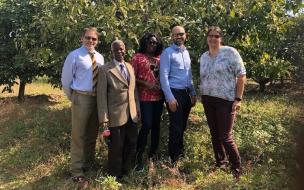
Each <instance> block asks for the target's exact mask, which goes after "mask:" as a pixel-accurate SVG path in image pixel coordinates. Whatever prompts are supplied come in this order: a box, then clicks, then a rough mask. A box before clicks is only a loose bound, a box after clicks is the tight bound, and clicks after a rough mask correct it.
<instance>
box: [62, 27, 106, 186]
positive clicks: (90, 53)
mask: <svg viewBox="0 0 304 190" xmlns="http://www.w3.org/2000/svg"><path fill="white" fill-rule="evenodd" d="M98 35H99V34H98V32H97V29H96V28H94V27H89V28H85V29H84V31H83V35H82V38H81V41H82V46H81V47H80V48H78V49H76V50H74V51H72V52H71V53H70V54H69V55H68V56H67V58H66V60H65V62H64V66H63V69H62V77H61V82H62V88H63V91H64V92H65V94H66V96H67V97H68V98H69V100H71V102H72V140H71V173H72V176H73V178H72V179H73V181H74V182H77V183H81V184H82V185H84V186H87V185H88V181H87V179H86V178H85V177H84V172H85V171H87V170H89V169H96V168H94V166H96V165H95V145H96V138H97V134H98V126H99V122H98V114H97V102H96V85H97V76H98V67H100V66H101V65H103V64H104V58H103V56H102V55H101V54H100V53H98V52H97V51H96V50H95V47H96V45H97V43H98Z"/></svg>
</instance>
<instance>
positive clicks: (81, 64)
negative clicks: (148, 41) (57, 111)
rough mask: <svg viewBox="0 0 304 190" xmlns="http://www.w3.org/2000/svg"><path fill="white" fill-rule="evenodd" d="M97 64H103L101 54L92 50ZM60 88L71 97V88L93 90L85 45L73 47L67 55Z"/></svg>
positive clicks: (91, 73)
mask: <svg viewBox="0 0 304 190" xmlns="http://www.w3.org/2000/svg"><path fill="white" fill-rule="evenodd" d="M93 53H94V56H95V59H96V63H97V66H98V67H100V66H101V65H103V64H104V58H103V56H102V55H101V54H100V53H98V52H97V51H95V50H94V52H93ZM61 83H62V88H63V91H64V92H65V94H66V95H67V97H68V98H69V99H70V98H71V93H72V90H80V91H86V92H92V91H93V72H92V59H91V57H90V54H89V52H88V49H87V48H86V47H85V46H81V47H80V48H78V49H75V50H74V51H72V52H71V53H69V55H68V56H67V58H66V60H65V62H64V65H63V69H62V75H61Z"/></svg>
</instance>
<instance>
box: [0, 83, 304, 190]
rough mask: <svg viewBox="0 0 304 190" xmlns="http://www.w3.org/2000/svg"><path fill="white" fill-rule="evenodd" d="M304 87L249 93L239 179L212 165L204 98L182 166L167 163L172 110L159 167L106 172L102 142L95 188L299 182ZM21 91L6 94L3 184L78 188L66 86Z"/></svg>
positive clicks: (1, 106) (0, 97) (1, 97)
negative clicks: (20, 98)
mask: <svg viewBox="0 0 304 190" xmlns="http://www.w3.org/2000/svg"><path fill="white" fill-rule="evenodd" d="M278 92H279V93H278ZM301 92H303V88H302V87H301V86H300V87H299V86H298V87H289V88H286V87H285V88H278V89H277V90H271V91H269V92H268V93H266V94H260V93H256V92H251V93H249V92H248V93H246V95H245V97H246V98H245V101H244V102H243V105H242V109H241V111H240V113H239V114H238V115H237V122H236V125H235V127H234V137H235V140H236V141H237V144H238V146H239V150H240V153H241V156H242V165H243V167H244V175H243V176H242V178H241V180H240V181H239V182H238V183H236V182H235V181H234V179H233V177H232V175H231V174H230V173H229V172H224V171H213V170H212V167H213V163H214V159H213V152H212V146H211V141H210V135H209V129H208V126H207V124H206V118H205V116H204V114H203V108H202V105H201V104H200V103H198V104H197V105H196V106H195V107H194V108H193V110H192V112H191V115H190V122H189V126H188V129H187V131H186V134H185V147H186V150H185V151H186V157H185V158H184V159H183V160H182V161H181V163H180V168H181V170H182V172H181V173H176V172H174V171H172V170H170V168H168V167H167V163H168V154H167V139H168V115H167V114H166V113H165V112H164V115H163V121H162V129H161V142H160V150H159V154H160V155H161V157H160V160H159V161H158V162H157V163H156V170H155V171H154V172H152V171H148V169H147V168H145V170H144V172H143V173H137V172H131V174H130V175H129V176H127V177H125V178H124V182H123V183H122V184H120V183H118V182H116V181H115V179H114V178H112V177H110V176H107V175H106V169H105V168H106V163H107V156H106V155H107V148H106V147H105V145H104V144H103V143H99V142H98V144H97V159H98V161H99V162H100V163H101V165H102V167H101V168H100V170H99V171H98V172H95V173H94V172H90V173H88V176H89V178H90V180H91V182H92V184H91V186H90V189H166V190H167V189H172V190H173V189H210V190H211V189H212V190H213V189H218V190H220V189H292V188H293V187H294V185H293V184H294V183H295V182H296V173H295V171H296V170H297V164H296V156H295V155H296V154H295V153H296V145H297V142H296V140H295V136H297V135H299V133H301V134H302V137H303V123H304V122H303V120H302V119H300V120H299V118H300V117H301V114H302V112H301V111H303V110H301V109H302V107H303V105H304V101H303V99H304V98H303V96H302V97H301V98H298V97H299V96H298V95H299V93H301ZM16 93H17V89H15V93H13V94H6V93H4V94H0V189H44V190H46V189H75V188H77V187H76V186H75V184H73V183H72V182H71V180H70V176H69V160H70V157H69V146H70V132H71V123H70V117H71V113H70V108H69V107H70V103H69V101H68V100H67V98H66V97H64V95H63V93H62V92H61V90H59V89H53V88H52V87H50V86H49V85H48V84H45V83H43V81H42V82H41V81H37V82H35V83H33V84H31V85H27V86H26V94H27V96H26V98H25V102H24V103H18V102H17V100H16Z"/></svg>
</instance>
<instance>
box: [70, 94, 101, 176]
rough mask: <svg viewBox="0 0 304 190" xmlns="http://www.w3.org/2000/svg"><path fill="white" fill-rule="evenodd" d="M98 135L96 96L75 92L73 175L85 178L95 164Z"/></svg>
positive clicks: (73, 108)
mask: <svg viewBox="0 0 304 190" xmlns="http://www.w3.org/2000/svg"><path fill="white" fill-rule="evenodd" d="M97 134H98V114H97V104H96V96H88V95H82V94H78V93H76V92H73V94H72V140H71V166H70V167H71V173H72V176H83V175H84V174H83V172H84V170H86V169H89V168H90V167H91V166H92V165H93V164H94V162H95V146H96V138H97Z"/></svg>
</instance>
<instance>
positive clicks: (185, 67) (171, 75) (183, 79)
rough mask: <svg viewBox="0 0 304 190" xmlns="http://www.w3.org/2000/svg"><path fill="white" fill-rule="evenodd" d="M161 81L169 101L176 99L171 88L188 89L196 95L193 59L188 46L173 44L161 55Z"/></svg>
mask: <svg viewBox="0 0 304 190" xmlns="http://www.w3.org/2000/svg"><path fill="white" fill-rule="evenodd" d="M160 83H161V87H162V90H163V92H164V94H165V98H166V101H167V102H170V101H172V100H174V99H175V98H174V96H173V94H172V92H171V89H170V88H176V89H188V90H189V92H190V95H191V96H195V95H196V93H195V89H194V86H193V80H192V72H191V59H190V55H189V52H188V50H187V49H186V48H180V47H178V46H177V45H176V44H172V45H171V46H170V47H168V48H166V49H165V50H164V51H163V53H162V54H161V56H160Z"/></svg>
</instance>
